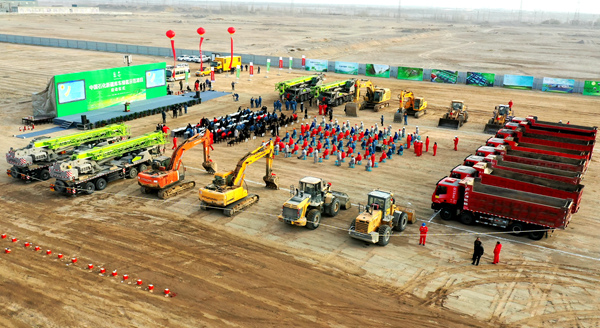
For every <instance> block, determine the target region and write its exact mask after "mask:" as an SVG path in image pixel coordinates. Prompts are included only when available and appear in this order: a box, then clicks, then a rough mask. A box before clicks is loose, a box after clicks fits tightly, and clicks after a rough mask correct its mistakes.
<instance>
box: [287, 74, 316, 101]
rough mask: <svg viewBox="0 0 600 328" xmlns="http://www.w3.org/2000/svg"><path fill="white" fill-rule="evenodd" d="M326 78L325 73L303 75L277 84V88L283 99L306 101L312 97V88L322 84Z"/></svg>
mask: <svg viewBox="0 0 600 328" xmlns="http://www.w3.org/2000/svg"><path fill="white" fill-rule="evenodd" d="M324 80H325V75H324V74H323V73H318V74H315V75H308V76H302V77H299V78H295V79H292V80H288V81H282V82H278V83H276V84H275V90H276V91H279V97H281V99H282V100H284V101H285V100H290V101H291V100H296V101H306V100H309V99H311V98H312V95H311V88H312V87H314V86H316V85H320V84H322V83H323V81H324Z"/></svg>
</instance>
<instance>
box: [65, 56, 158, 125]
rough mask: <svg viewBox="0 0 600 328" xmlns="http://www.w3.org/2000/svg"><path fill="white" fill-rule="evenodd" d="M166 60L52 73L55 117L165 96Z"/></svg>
mask: <svg viewBox="0 0 600 328" xmlns="http://www.w3.org/2000/svg"><path fill="white" fill-rule="evenodd" d="M165 68H166V63H156V64H146V65H136V66H128V67H118V68H110V69H102V70H97V71H87V72H79V73H71V74H62V75H56V76H54V82H55V87H56V112H57V117H61V116H66V115H72V114H79V113H85V112H87V111H91V110H95V109H99V108H104V107H109V106H113V105H117V104H123V103H125V102H132V101H136V100H143V99H151V98H156V97H161V96H165V95H166V94H167V84H166V76H165Z"/></svg>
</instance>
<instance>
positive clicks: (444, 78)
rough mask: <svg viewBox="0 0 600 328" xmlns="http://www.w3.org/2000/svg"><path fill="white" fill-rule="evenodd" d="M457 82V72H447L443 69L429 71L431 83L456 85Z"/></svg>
mask: <svg viewBox="0 0 600 328" xmlns="http://www.w3.org/2000/svg"><path fill="white" fill-rule="evenodd" d="M457 80H458V71H449V70H444V69H432V70H431V82H436V83H450V84H456V81H457Z"/></svg>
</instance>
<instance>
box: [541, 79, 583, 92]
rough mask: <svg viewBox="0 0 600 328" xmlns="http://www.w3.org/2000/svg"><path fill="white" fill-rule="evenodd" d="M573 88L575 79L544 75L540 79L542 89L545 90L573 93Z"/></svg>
mask: <svg viewBox="0 0 600 328" xmlns="http://www.w3.org/2000/svg"><path fill="white" fill-rule="evenodd" d="M574 88H575V80H572V79H556V78H552V77H545V78H544V80H543V81H542V91H545V92H558V93H573V89H574Z"/></svg>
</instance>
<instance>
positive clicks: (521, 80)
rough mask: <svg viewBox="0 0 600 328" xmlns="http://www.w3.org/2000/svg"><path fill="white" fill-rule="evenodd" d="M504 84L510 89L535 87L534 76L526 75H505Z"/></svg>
mask: <svg viewBox="0 0 600 328" xmlns="http://www.w3.org/2000/svg"><path fill="white" fill-rule="evenodd" d="M502 86H503V87H505V88H510V89H523V90H531V89H533V76H526V75H509V74H507V75H504V82H503V83H502Z"/></svg>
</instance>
